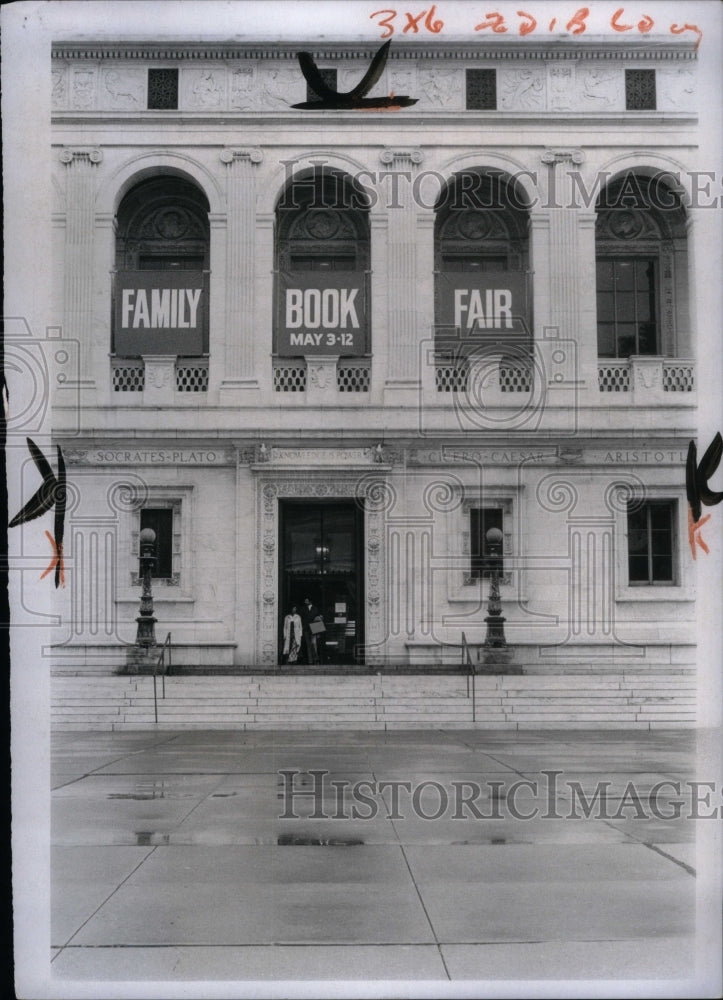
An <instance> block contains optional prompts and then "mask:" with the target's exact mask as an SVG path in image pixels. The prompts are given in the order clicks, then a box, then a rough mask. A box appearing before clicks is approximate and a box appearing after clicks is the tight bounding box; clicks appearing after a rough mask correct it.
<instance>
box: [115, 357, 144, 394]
mask: <svg viewBox="0 0 723 1000" xmlns="http://www.w3.org/2000/svg"><path fill="white" fill-rule="evenodd" d="M112 373H113V391H114V392H143V390H144V388H145V383H146V369H145V365H144V363H143V362H142V361H132V360H128V361H114V362H113V368H112Z"/></svg>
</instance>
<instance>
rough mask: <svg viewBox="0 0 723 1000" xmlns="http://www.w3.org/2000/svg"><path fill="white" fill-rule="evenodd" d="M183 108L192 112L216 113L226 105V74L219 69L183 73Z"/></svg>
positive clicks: (188, 70) (189, 70) (187, 70)
mask: <svg viewBox="0 0 723 1000" xmlns="http://www.w3.org/2000/svg"><path fill="white" fill-rule="evenodd" d="M183 83H184V86H183V91H184V95H185V99H184V106H185V107H187V108H189V109H191V110H192V111H218V110H219V109H220V108H222V107H224V106H225V104H226V74H225V73H224V71H223V70H219V69H186V70H184V72H183Z"/></svg>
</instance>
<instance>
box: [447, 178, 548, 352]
mask: <svg viewBox="0 0 723 1000" xmlns="http://www.w3.org/2000/svg"><path fill="white" fill-rule="evenodd" d="M435 211H436V218H435V227H434V258H435V295H434V299H435V329H436V345H437V357H438V359H440V360H443V359H449V358H450V357H452V356H455V357H457V358H466V357H469V356H470V355H471V354H472V353H474V352H475V351H477V350H479V349H480V348H481V347H484V349H485V350H487V351H490V350H491V351H493V352H494V353H500V354H502V355H506V354H509V353H512V354H513V355H514V354H516V353H518V352H519V350H522V352H523V353H526V354H529V350H530V346H531V329H532V323H531V308H530V294H529V288H528V270H529V252H528V208H527V204H526V200H525V198H524V196H523V194H522V192H521V191H520V189H519V187H518V186H517V185H515V183H514V182H513V181H512V180H510V179H508V178H506V177H505V176H504V175H503V174H500V173H490V172H482V171H464V172H463V173H459V174H456V175H455V176H454V177H453V178H452V180H451V181H450V183H449V184H448V185H447V187H446V188H445V189H444V190H443V191H442V192H441V194H440V197H439V199H438V201H437V205H436V206H435Z"/></svg>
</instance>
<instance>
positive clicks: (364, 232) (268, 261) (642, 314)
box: [52, 38, 711, 672]
mask: <svg viewBox="0 0 723 1000" xmlns="http://www.w3.org/2000/svg"><path fill="white" fill-rule="evenodd" d="M305 47H307V48H309V49H310V51H312V54H313V56H314V58H315V60H316V62H317V65H318V66H319V67H320V68H321V70H322V72H325V73H326V74H327V78H328V79H330V80H332V81H333V82H335V84H336V86H337V87H338V89H339V90H340V91H345V90H348V89H350V88H351V87H352V86H354V84H355V83H356V82H357V81H358V80H359V79H360V77H361V76H362V75H363V73H364V71H365V68H366V67H367V66H368V63H369V60H370V58H371V56H372V54H373V52H374V51H375V49H376V46H375V45H374V44H370V43H358V44H355V43H339V44H338V45H331V44H329V45H327V44H324V45H319V44H315V45H307V46H305ZM297 48H298V46H294V45H291V44H273V45H272V44H271V43H262V42H259V43H257V44H254V43H251V42H243V43H237V44H236V43H235V44H220V43H219V44H212V43H203V44H202V43H195V44H191V43H188V44H183V43H180V42H179V43H168V44H166V43H163V44H161V43H137V44H131V43H127V44H126V43H123V42H118V43H114V44H110V43H100V44H98V43H96V44H90V43H83V42H81V41H78V42H77V43H74V42H65V43H58V44H56V45H55V46H54V48H53V59H52V95H53V117H52V141H53V164H52V165H53V197H54V213H53V227H54V228H53V233H54V245H53V254H54V276H55V285H54V289H53V296H54V304H55V305H54V310H55V315H56V316H57V326H58V328H59V330H58V335H59V337H60V338H61V339H64V340H67V342H68V349H67V350H66V351H65V352H64V353H63V355H62V357H63V358H64V364H62V363H60V362H58V364H59V369H60V370H59V375H58V382H57V389H56V392H55V396H54V415H53V427H54V432H55V435H56V438H57V443H58V444H60V445H61V446H62V448H63V451H64V455H65V458H66V462H67V468H68V482H69V491H70V501H71V502H70V504H69V511H68V525H67V530H66V544H65V552H66V565H67V575H68V586H67V587H66V589H65V591H63V592H62V593H61V597H60V604H61V610H62V619H61V621H62V624H61V626H60V627H59V628H58V629H57V631H56V636H55V641H56V656H57V658H58V661H59V662H77V661H79V660H80V661H81V662H84V663H88V664H90V663H99V662H103V663H107V664H108V665H109V669H111V667H112V665H113V664H117V662H119V658H120V659H122V655H123V651H124V648H125V644H127V643H129V642H132V641H133V639H134V636H135V629H136V624H135V617H136V614H137V611H138V600H139V575H138V574H139V564H138V545H139V543H138V537H139V532H140V530H141V529H142V527H144V526H151V527H153V528H154V530H155V531H156V532H157V535H158V553H157V557H158V565H157V567H156V577H155V579H154V581H153V592H154V602H155V613H156V617H157V619H158V625H157V630H158V633H159V639H162V638H163V637H164V636H165V634H166V632H169V631H170V632H171V634H172V639H173V644H174V647H176V648H177V651H178V652H177V656H178V658H179V660H181V661H185V662H187V663H200V664H214V665H224V664H225V665H229V666H230V665H236V666H248V667H254V666H273V665H275V664H276V665H278V664H280V662H281V638H282V622H283V617H284V615H285V614H286V613H287V612H288V611H289V609H290V607H291V606H292V605H294V604H296V605H298V604H300V602H302V601H303V599H304V598H305V597H309V598H310V599H311V600H312V601H313V602H314V603H316V604H318V605H319V606H320V607H321V610H322V612H323V614H324V617H325V620H326V625H327V656H328V658H329V659H330V661H332V662H334V661H338V662H344V663H351V662H357V663H364V664H366V665H368V666H375V665H378V666H383V665H385V664H399V663H403V664H420V665H422V664H426V665H429V664H431V663H434V662H445V663H451V662H458V660H459V657H460V643H461V637H462V633H464V635H465V637H466V639H467V641H468V642H469V643H470V645H471V646H472V647H473V649H474V647H480V646H481V645H482V644H483V642H484V639H485V635H486V625H485V621H484V619H485V615H486V613H487V601H488V596H489V588H490V584H491V579H492V576H493V575H494V574H496V575H497V577H498V579H499V584H500V590H501V601H502V611H503V614H504V617H505V619H506V623H505V629H506V635H507V640H508V642H509V644H510V645H511V647H512V648H513V653H514V660H515V662H516V663H517V664H519V665H520V666H521V667H522V668H523V669H524V670H526V671H530V672H534V671H539V672H554V671H564V670H566V669H570V668H571V667H573V666H574V667H575V668H576V669H579V668H580V665H583V666H584V667H585V669H590V670H592V671H598V670H600V671H604V670H606V669H610V668H613V667H614V668H616V669H619V668H621V667H626V666H628V665H633V666H634V667H635V668H636V669H638V668H639V669H647V668H649V669H651V670H657V669H659V668H663V669H666V668H670V667H671V666H672V667H675V668H676V669H680V668H685V667H689V666H692V665H693V664H694V662H695V585H694V568H695V567H694V564H693V562H692V560H691V554H690V549H689V545H688V537H687V533H688V529H687V505H686V495H685V456H686V449H687V445H688V442H689V440H691V438H693V437H694V436H695V429H696V412H697V411H696V406H697V400H696V361H695V356H696V343H697V335H698V329H699V327H700V324H705V323H707V322H710V321H711V320H710V318H709V317H706V316H699V315H696V309H695V304H696V290H695V276H694V270H693V265H694V261H695V258H696V255H697V254H700V253H703V252H704V247H705V239H706V226H707V225H709V224H710V223H709V221H708V219H707V218H706V215H705V212H704V211H703V210H702V209H701V208H700V207H699V202H698V201H697V200H696V199H697V197H698V195H699V190H698V189H697V188H696V173H695V172H696V171H697V170H700V169H701V165H700V163H699V162H698V156H697V150H698V146H699V134H698V118H697V106H698V101H699V95H698V92H697V89H696V87H697V77H696V74H697V65H698V63H697V58H696V53H695V50H694V47H693V45H692V43H690V42H688V41H685V40H682V39H667V40H663V41H661V40H647V39H642V40H640V41H637V42H636V41H633V40H630V39H627V38H625V39H614V38H613V39H608V40H600V39H598V40H594V39H574V40H573V39H568V40H559V41H549V42H547V43H542V42H534V41H531V40H518V41H508V40H506V39H501V40H499V41H498V40H496V39H495V43H494V44H492V43H483V42H482V41H480V40H477V39H475V44H473V45H468V44H464V43H452V42H444V41H442V40H435V42H434V44H432V43H428V44H427V45H423V44H421V43H418V42H416V41H408V42H407V41H404V42H400V43H399V44H398V45H397V46H396V48H395V46H393V47H392V50H391V53H390V57H389V59H388V62H387V65H386V69H385V72H384V74H383V76H382V78H381V80H380V81H379V83H378V85H377V87H376V88H375V91H374V92H375V93H379V94H385V93H386V94H389V93H396V94H407V95H411V96H413V97H415V98H417V103H416V104H415V105H414V106H412V107H409V108H405V109H402V110H400V111H398V112H392V113H389V112H387V113H381V112H374V111H371V112H360V111H336V112H330V111H319V112H315V111H313V110H312V111H300V110H295V109H293V108H292V105H293V104H295V103H298V102H300V101H304V100H305V99H307V94H306V84H305V81H304V78H303V76H302V74H301V72H300V69H299V65H298V62H297V59H296V50H297ZM56 358H57V355H56ZM490 528H498V529H500V530H501V532H502V536H503V541H502V551H501V552H497V551H495V550H494V547H493V548H490V544H489V541H488V539H487V532H488V531H489V529H490Z"/></svg>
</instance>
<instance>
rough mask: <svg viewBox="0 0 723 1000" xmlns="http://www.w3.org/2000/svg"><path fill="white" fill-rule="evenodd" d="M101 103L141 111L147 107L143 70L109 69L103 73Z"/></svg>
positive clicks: (121, 108) (109, 106) (120, 108)
mask: <svg viewBox="0 0 723 1000" xmlns="http://www.w3.org/2000/svg"><path fill="white" fill-rule="evenodd" d="M100 103H101V105H102V106H103V107H107V108H112V109H114V110H115V109H118V110H128V111H140V110H141V109H142V108H143V107H145V76H144V73H143V70H133V69H130V70H118V69H108V70H106V71H105V72H104V74H103V84H102V86H101V93H100Z"/></svg>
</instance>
